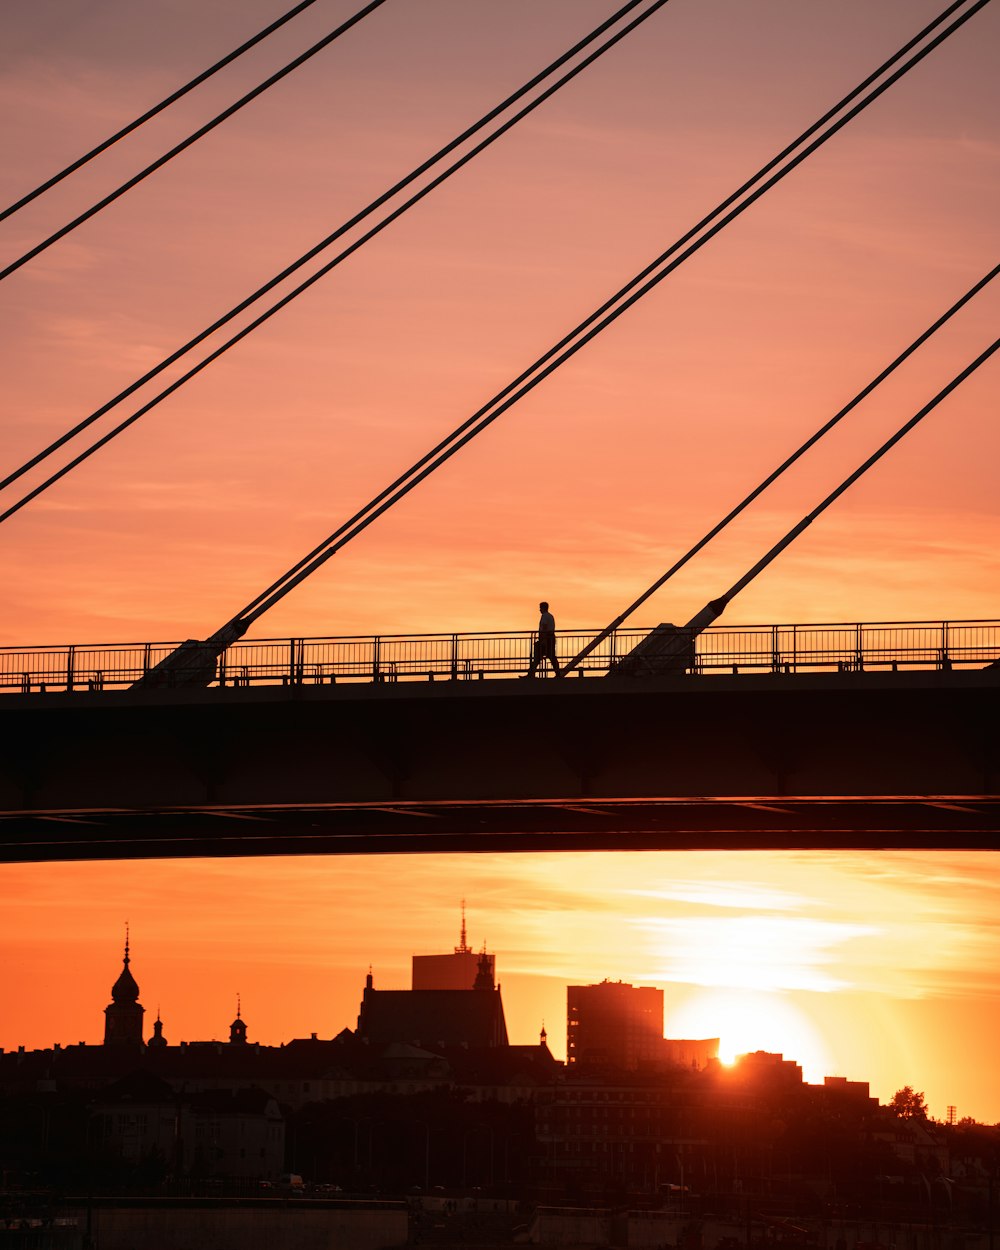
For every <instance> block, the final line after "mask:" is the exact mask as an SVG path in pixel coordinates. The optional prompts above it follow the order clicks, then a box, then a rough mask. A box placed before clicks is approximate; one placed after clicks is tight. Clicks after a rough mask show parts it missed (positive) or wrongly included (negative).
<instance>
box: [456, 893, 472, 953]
mask: <svg viewBox="0 0 1000 1250" xmlns="http://www.w3.org/2000/svg"><path fill="white" fill-rule="evenodd" d="M470 952H471V948H470V946H469V943H468V941H467V940H466V933H465V899H464V898H463V899H462V938H461V941H460V942H459V944H458V945H457V946H456V947H455V954H456V955H468V954H470Z"/></svg>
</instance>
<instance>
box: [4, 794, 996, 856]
mask: <svg viewBox="0 0 1000 1250" xmlns="http://www.w3.org/2000/svg"><path fill="white" fill-rule="evenodd" d="M998 828H1000V798H993V799H983V798H975V797H970V796H955V795H946V796H945V795H942V796H935V797H933V798H928V797H925V796H924V797H922V796H911V797H908V798H907V797H903V796H896V797H893V798H886V799H871V798H854V799H850V798H833V799H813V798H800V797H789V796H787V795H785V796H773V797H770V798H768V797H755V798H746V799H737V798H732V799H713V798H702V799H697V798H690V799H659V800H657V799H638V800H631V801H621V802H619V801H616V800H614V799H608V800H603V801H601V802H587V801H582V800H577V801H575V802H559V801H555V800H553V801H551V802H545V803H542V802H523V803H445V804H429V803H416V804H408V803H398V804H394V805H392V806H385V805H382V804H371V805H331V806H326V807H281V808H273V807H204V808H173V809H172V808H163V809H159V810H156V809H131V810H128V809H126V810H121V811H107V810H106V811H87V812H44V813H10V814H6V815H4V816H0V840H2V851H0V854H2V857H3V859H5V860H6V861H7V862H11V863H13V862H32V861H40V860H76V859H169V858H176V857H198V858H200V857H205V856H240V855H243V856H263V855H331V854H334V855H371V854H415V853H418V852H437V853H443V852H463V853H467V852H476V851H479V852H483V851H560V850H561V851H662V850H698V851H705V850H726V851H732V850H751V849H752V850H764V849H768V850H801V849H803V848H809V849H813V850H838V849H839V850H845V849H851V848H858V847H866V848H869V849H874V848H881V849H896V850H901V849H907V848H910V849H912V848H939V847H944V846H947V847H951V848H961V849H964V850H975V849H980V850H993V849H996V847H997V846H998V837H997V830H998Z"/></svg>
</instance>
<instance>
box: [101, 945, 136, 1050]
mask: <svg viewBox="0 0 1000 1250" xmlns="http://www.w3.org/2000/svg"><path fill="white" fill-rule="evenodd" d="M130 963H131V959H130V958H129V928H128V923H127V922H126V924H125V954H124V956H123V958H122V970H121V973H120V974H119V976H118V980H117V981H116V982H115V983H114V985H113V986H112V987H111V1002H110V1003H109V1004H108V1006H107V1007H105V1008H104V1044H105V1046H109V1045H119V1044H125V1045H133V1046H141V1045H142V1017H143V1016H144V1015H145V1011H146V1009H145V1007H143V1006H142V1004H141V1003H140V1002H139V986H138V985H137V984H136V980H135V977H134V976H133V975H132V972H131V969H130V968H129V964H130Z"/></svg>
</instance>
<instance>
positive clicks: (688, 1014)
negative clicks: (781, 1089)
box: [666, 987, 833, 1083]
mask: <svg viewBox="0 0 1000 1250" xmlns="http://www.w3.org/2000/svg"><path fill="white" fill-rule="evenodd" d="M674 993H676V994H677V998H676V1000H675V1001H674V1002H673V1003H672V1004H669V1005H668V1007H667V1013H666V1014H667V1030H666V1031H667V1036H668V1037H678V1038H696V1037H718V1039H719V1059H720V1060H721V1061H722V1062H723V1063H725V1064H732V1063H734V1062H735V1060H736V1059H737V1058H738V1057H739V1056H740V1055H744V1054H747V1053H749V1052H751V1051H755V1050H766V1051H770V1052H771V1053H772V1054H781V1055H784V1057H785V1058H786V1059H794V1060H795V1062H796V1063H798V1064H800V1065H801V1066H802V1072H803V1076H804V1077H805V1079H806V1080H807V1081H810V1082H812V1083H818V1082H821V1081H822V1080H823V1077H824V1076H830V1075H833V1072H832V1069H831V1059H830V1053H829V1051H828V1049H827V1047H826V1044H825V1043H824V1041H823V1038H822V1036H821V1034H820V1033H819V1031H818V1029H816V1027H815V1026H814V1025H813V1024H812V1022H811V1021H810V1019H809V1017H808V1015H807V1014H806V1013H805V1012H803V1011H801V1010H800V1009H799V1008H798V1007H796V1006H794V1005H793V1004H792V1003H791V1002H790V1001H789V1000H788V999H787V998H786V997H785V996H784V995H782V994H769V993H763V992H759V991H740V990H725V991H723V990H694V991H692V992H691V993H690V994H688V995H686V996H682V994H681V993H680V992H679V991H678V990H677V989H676V987H675V990H674Z"/></svg>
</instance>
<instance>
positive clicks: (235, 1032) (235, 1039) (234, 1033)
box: [229, 998, 247, 1046]
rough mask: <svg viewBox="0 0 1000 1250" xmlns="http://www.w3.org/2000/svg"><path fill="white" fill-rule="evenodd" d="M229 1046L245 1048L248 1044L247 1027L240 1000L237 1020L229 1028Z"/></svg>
mask: <svg viewBox="0 0 1000 1250" xmlns="http://www.w3.org/2000/svg"><path fill="white" fill-rule="evenodd" d="M229 1044H230V1046H245V1045H246V1044H247V1026H246V1021H245V1020H244V1019H243V1015H242V1009H241V1006H240V1000H239V999H238V998H237V1000H236V1019H235V1020H234V1021H233V1022H232V1024H231V1025H230V1026H229Z"/></svg>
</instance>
